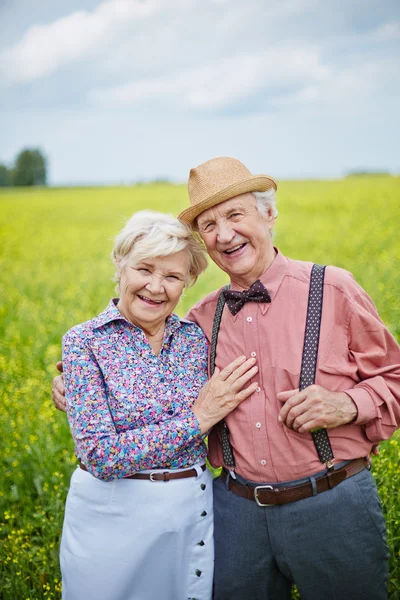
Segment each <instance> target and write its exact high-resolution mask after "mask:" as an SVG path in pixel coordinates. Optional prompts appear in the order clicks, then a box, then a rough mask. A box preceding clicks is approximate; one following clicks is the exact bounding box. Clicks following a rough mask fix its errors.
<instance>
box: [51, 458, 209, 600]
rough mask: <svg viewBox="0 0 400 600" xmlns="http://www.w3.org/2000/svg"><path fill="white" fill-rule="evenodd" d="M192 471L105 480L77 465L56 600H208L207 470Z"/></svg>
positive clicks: (69, 498) (64, 531)
mask: <svg viewBox="0 0 400 600" xmlns="http://www.w3.org/2000/svg"><path fill="white" fill-rule="evenodd" d="M181 470H182V469H181ZM197 471H198V473H199V475H198V476H197V477H188V478H185V479H177V480H172V481H168V482H163V481H155V482H151V481H142V480H136V479H115V480H113V481H110V482H106V481H101V480H100V479H96V478H95V477H93V476H92V475H91V474H90V473H88V472H87V471H83V470H82V469H80V468H77V469H76V471H75V472H74V473H73V475H72V477H71V486H70V489H69V492H68V497H67V502H66V507H65V518H64V526H63V532H62V539H61V548H60V563H61V572H62V587H63V593H62V597H63V600H156V599H157V600H188V599H193V600H194V599H195V600H210V599H211V595H212V582H213V570H214V543H213V500H212V476H211V473H210V472H209V471H208V470H207V469H206V470H205V471H201V469H200V468H197Z"/></svg>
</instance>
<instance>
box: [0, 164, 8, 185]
mask: <svg viewBox="0 0 400 600" xmlns="http://www.w3.org/2000/svg"><path fill="white" fill-rule="evenodd" d="M9 185H11V174H10V171H9V169H8V168H7V167H6V165H0V187H7V186H9Z"/></svg>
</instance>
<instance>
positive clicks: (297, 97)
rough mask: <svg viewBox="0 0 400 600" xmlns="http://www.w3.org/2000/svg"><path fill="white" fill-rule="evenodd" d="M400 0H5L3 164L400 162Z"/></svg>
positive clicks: (358, 165) (282, 175) (157, 167)
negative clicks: (23, 154) (22, 156)
mask: <svg viewBox="0 0 400 600" xmlns="http://www.w3.org/2000/svg"><path fill="white" fill-rule="evenodd" d="M399 107H400V2H399V0H106V1H103V2H99V1H98V0H68V2H67V1H66V0H57V2H54V0H36V1H35V2H32V0H0V163H5V164H7V165H11V164H12V162H13V160H14V159H15V156H16V155H17V153H18V152H19V151H20V150H21V149H22V148H23V147H39V148H41V149H42V150H43V152H44V153H45V155H46V156H47V158H48V163H49V182H50V183H51V184H54V185H65V184H71V185H73V184H91V183H104V184H119V183H122V184H129V183H132V182H135V181H143V180H151V179H155V178H168V179H171V180H173V181H182V182H183V181H186V180H187V177H188V173H189V170H190V168H191V167H195V166H197V165H199V164H200V163H202V162H204V161H206V160H208V159H210V158H213V157H216V156H233V157H235V158H238V159H240V160H241V161H242V162H244V163H245V164H246V166H247V167H248V168H249V169H250V171H251V172H252V173H266V174H269V175H272V176H273V177H275V178H277V179H287V178H311V177H315V178H335V177H341V176H342V175H343V174H345V173H346V172H348V171H349V170H353V169H385V170H389V171H391V172H393V173H400V149H399V146H400V142H399V140H400V117H399V112H400V110H399Z"/></svg>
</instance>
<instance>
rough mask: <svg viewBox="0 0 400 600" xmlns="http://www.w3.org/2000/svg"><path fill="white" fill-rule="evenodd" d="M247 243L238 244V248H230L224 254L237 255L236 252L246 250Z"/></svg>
mask: <svg viewBox="0 0 400 600" xmlns="http://www.w3.org/2000/svg"><path fill="white" fill-rule="evenodd" d="M246 244H247V242H245V243H244V244H238V245H237V246H234V247H233V248H229V250H224V254H230V255H231V254H235V252H239V250H242V248H244V247H245V246H246Z"/></svg>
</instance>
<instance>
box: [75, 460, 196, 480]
mask: <svg viewBox="0 0 400 600" xmlns="http://www.w3.org/2000/svg"><path fill="white" fill-rule="evenodd" d="M79 466H80V468H81V469H82V471H87V468H86V467H85V465H83V464H82V463H81V462H80V463H79ZM201 470H202V471H205V470H206V465H201ZM186 477H197V471H196V469H189V470H188V471H178V472H171V471H163V472H162V473H160V471H152V472H151V473H135V474H134V475H128V476H127V477H124V478H123V479H146V480H147V481H170V480H171V479H186Z"/></svg>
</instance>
